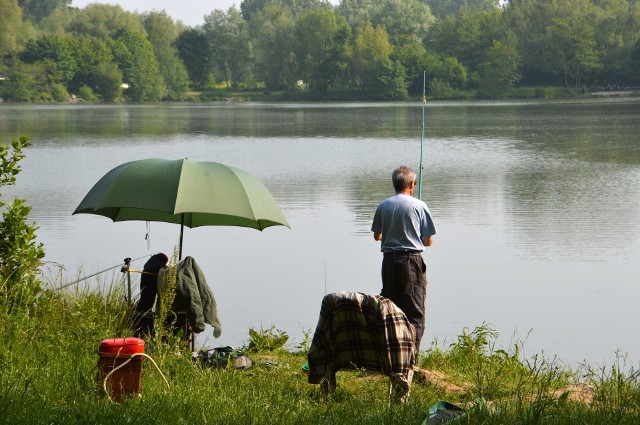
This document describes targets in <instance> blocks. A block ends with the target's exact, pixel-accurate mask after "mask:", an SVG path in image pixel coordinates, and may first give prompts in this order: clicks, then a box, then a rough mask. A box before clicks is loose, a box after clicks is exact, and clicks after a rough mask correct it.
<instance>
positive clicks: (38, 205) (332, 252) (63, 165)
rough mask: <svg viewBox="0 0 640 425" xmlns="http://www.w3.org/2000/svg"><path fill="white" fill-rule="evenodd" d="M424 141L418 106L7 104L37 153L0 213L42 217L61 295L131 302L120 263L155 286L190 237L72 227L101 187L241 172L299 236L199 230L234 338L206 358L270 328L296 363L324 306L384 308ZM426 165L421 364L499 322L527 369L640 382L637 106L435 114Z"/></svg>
mask: <svg viewBox="0 0 640 425" xmlns="http://www.w3.org/2000/svg"><path fill="white" fill-rule="evenodd" d="M421 125H422V104H421V103H419V102H412V103H339V104H327V103H295V104H287V103H170V104H144V105H131V104H128V105H84V104H82V105H80V104H79V105H50V106H49V105H44V106H42V105H22V104H0V137H2V138H3V139H4V140H5V142H6V141H9V140H11V138H15V137H19V136H21V135H27V136H29V137H30V138H31V140H32V143H33V146H32V147H30V148H29V149H28V150H27V157H26V159H25V160H24V161H23V172H22V173H21V174H20V175H19V176H18V183H17V185H16V186H15V187H12V188H9V189H10V190H7V189H3V200H4V201H5V202H6V201H8V200H9V199H11V198H12V197H13V195H19V196H20V197H23V198H26V199H27V200H28V202H29V204H30V205H31V206H32V207H33V210H32V213H31V216H30V217H31V218H32V219H33V220H34V221H35V222H36V223H37V225H38V226H39V230H38V238H39V240H40V241H41V242H43V243H44V245H45V249H46V252H47V257H46V260H47V266H46V268H45V272H46V274H47V276H50V278H51V279H55V281H56V285H60V284H64V283H67V282H72V281H74V280H75V279H77V278H78V277H83V276H87V275H90V274H93V273H96V272H98V271H102V270H105V269H109V268H112V267H114V266H117V267H116V268H114V269H112V270H110V271H108V272H106V273H103V274H101V275H99V276H100V279H101V280H102V281H103V282H105V281H106V282H109V283H110V282H115V283H116V284H118V285H123V278H122V274H121V273H120V272H119V265H120V264H121V263H122V260H123V258H125V257H132V258H134V259H137V258H139V257H143V258H141V259H139V260H137V261H135V262H134V263H133V267H135V268H137V269H141V268H142V266H143V264H144V262H145V261H146V259H147V256H149V255H151V254H154V253H157V252H165V253H167V254H169V255H170V254H171V252H172V251H173V247H174V245H175V244H177V242H178V236H179V227H178V226H176V225H171V224H162V223H151V224H150V225H148V226H147V224H146V223H145V222H126V223H112V222H111V221H110V220H108V219H106V218H103V217H98V216H91V215H76V216H72V215H71V212H72V211H73V210H74V209H75V208H76V206H77V205H78V204H79V202H80V201H81V199H82V198H83V197H84V195H85V194H86V192H87V191H88V190H89V189H90V188H91V187H92V186H93V184H94V183H95V182H96V181H97V180H98V179H99V178H100V177H101V176H102V175H104V174H105V173H106V172H107V171H109V170H110V169H111V168H113V167H115V166H116V165H119V164H121V163H123V162H128V161H132V160H137V159H142V158H148V157H158V158H170V159H178V158H183V157H186V158H189V159H191V160H196V161H215V162H221V163H224V164H227V165H232V166H235V167H238V168H242V169H244V170H246V171H248V172H250V173H252V174H253V175H255V176H256V177H258V178H259V179H260V180H261V181H262V182H263V183H264V184H265V185H266V186H267V187H268V188H269V189H270V191H271V192H272V193H273V195H274V197H275V198H276V200H277V201H278V203H279V204H280V206H281V207H282V210H283V212H284V214H285V216H286V217H287V218H288V220H289V223H290V224H291V229H287V228H284V227H273V228H269V229H266V230H265V231H264V232H258V231H255V230H253V229H244V228H232V227H201V228H197V229H185V241H184V255H190V256H192V257H194V258H195V259H196V261H197V262H198V263H199V265H200V266H201V268H202V269H203V271H204V272H205V275H206V277H207V281H208V283H209V286H211V288H212V290H213V293H214V295H215V297H216V300H217V302H218V307H219V313H220V317H221V320H222V327H223V331H222V336H221V337H220V338H219V339H217V340H216V339H213V337H212V336H211V333H210V330H207V331H205V332H204V333H203V334H200V335H199V336H198V340H197V345H204V346H219V345H232V346H240V345H242V344H243V343H244V342H246V341H247V340H248V330H249V328H252V327H253V328H255V329H260V328H261V327H262V328H265V329H267V328H270V327H271V326H272V325H274V326H275V327H276V328H277V329H280V330H283V331H285V332H287V333H288V334H289V335H290V336H291V339H292V345H294V344H296V343H299V342H300V341H301V340H302V337H303V334H304V332H307V331H312V330H313V329H315V325H316V322H317V319H318V314H319V309H320V302H321V300H322V297H323V295H324V294H325V293H328V292H334V291H341V290H349V291H361V292H367V293H378V292H379V291H380V286H381V284H380V264H381V259H382V256H381V253H380V251H379V243H377V242H375V241H374V240H373V238H372V235H371V233H370V231H369V229H370V222H371V218H372V216H373V212H374V210H375V207H376V205H377V204H378V203H379V202H380V201H381V200H382V199H384V198H385V197H387V196H389V195H391V194H392V192H393V190H392V186H391V180H390V175H391V171H392V170H393V168H394V167H395V166H397V165H400V164H406V165H408V166H410V167H412V168H414V169H418V167H419V163H420V136H421ZM423 149H424V159H423V166H424V172H423V187H422V197H423V199H425V200H426V202H427V203H428V205H429V207H430V209H431V212H432V214H433V217H434V220H435V222H436V225H437V227H438V235H437V236H436V238H435V243H434V246H432V247H431V248H428V249H427V250H426V252H425V258H426V261H427V266H428V279H429V287H428V291H427V297H428V299H427V330H426V333H425V337H424V339H423V345H422V349H426V348H428V347H429V345H430V344H431V343H432V342H433V341H437V343H438V344H439V345H440V346H447V345H448V344H449V343H451V342H454V341H456V336H457V335H459V334H460V333H461V332H462V330H463V328H465V327H468V328H470V329H473V328H475V327H477V326H480V325H482V324H483V323H486V324H490V325H491V326H493V327H494V328H495V329H496V330H497V331H498V332H499V333H500V337H499V344H498V345H500V346H501V347H503V348H505V349H509V347H510V344H512V343H513V342H514V341H517V340H519V341H524V354H525V356H526V357H531V356H533V355H535V354H544V355H545V356H547V357H550V358H551V357H553V356H556V355H557V356H558V358H559V359H560V360H562V361H564V362H566V363H568V364H570V365H578V364H580V363H581V362H583V361H585V362H587V363H590V364H592V365H595V364H598V365H603V364H606V365H611V364H612V362H613V361H614V360H615V358H616V351H617V350H618V351H619V352H620V353H621V354H626V353H628V355H629V361H630V363H631V364H637V362H638V360H640V356H639V353H640V338H639V330H640V309H638V300H639V299H640V285H639V283H640V282H639V279H640V273H638V272H639V268H640V261H639V260H640V100H638V99H635V100H634V99H614V100H597V101H596V100H594V101H566V102H517V103H497V102H487V103H483V102H473V103H471V102H469V103H466V102H461V103H454V102H452V103H437V102H433V103H429V104H428V105H427V107H426V131H425V137H424V144H423ZM147 235H148V238H147ZM60 266H64V269H62V270H61V269H60ZM137 282H138V278H137V277H136V278H135V281H134V289H137V288H138V284H137ZM87 285H88V286H91V285H96V281H95V279H88V280H86V281H83V282H82V284H81V285H80V287H86V286H87ZM118 336H119V335H118ZM114 337H115V336H114Z"/></svg>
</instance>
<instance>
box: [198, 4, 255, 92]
mask: <svg viewBox="0 0 640 425" xmlns="http://www.w3.org/2000/svg"><path fill="white" fill-rule="evenodd" d="M203 28H204V30H205V33H206V34H207V44H208V46H207V47H208V49H207V51H208V52H209V56H210V57H211V60H212V63H213V65H214V66H215V68H216V71H217V73H216V74H219V75H220V76H222V77H223V78H224V80H223V81H224V82H226V84H227V87H231V85H232V84H233V85H234V86H237V83H238V82H239V81H242V80H243V78H245V77H246V76H248V75H249V74H250V72H249V71H250V68H249V66H248V63H249V60H248V59H250V58H251V54H252V52H251V43H250V40H249V27H248V24H247V22H246V21H244V20H243V19H242V18H241V16H240V13H239V12H238V11H237V10H236V9H235V8H233V7H232V8H230V9H229V10H228V11H227V12H226V13H225V12H223V11H220V10H216V11H213V12H212V13H211V14H209V15H207V16H205V23H204V25H203Z"/></svg>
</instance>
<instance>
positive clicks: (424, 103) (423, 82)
mask: <svg viewBox="0 0 640 425" xmlns="http://www.w3.org/2000/svg"><path fill="white" fill-rule="evenodd" d="M426 80H427V71H423V74H422V133H421V134H420V167H419V170H420V171H419V173H420V174H419V177H418V199H420V200H422V157H423V152H424V148H423V145H424V121H425V118H424V117H425V107H426V105H427V89H426Z"/></svg>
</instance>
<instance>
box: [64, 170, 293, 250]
mask: <svg viewBox="0 0 640 425" xmlns="http://www.w3.org/2000/svg"><path fill="white" fill-rule="evenodd" d="M80 213H86V214H97V215H102V216H105V217H108V218H110V219H112V220H113V221H127V220H143V221H162V222H168V223H179V224H180V248H179V249H180V250H179V256H180V258H182V237H183V231H184V226H187V227H190V228H193V227H198V226H241V227H251V228H254V229H258V230H262V229H265V228H267V227H270V226H279V225H281V226H287V227H290V226H289V223H288V222H287V219H286V218H285V217H284V215H283V214H282V211H281V210H280V207H279V206H278V204H277V203H276V201H275V199H274V198H273V196H272V195H271V193H270V192H269V190H268V189H267V188H266V187H265V186H264V185H263V184H262V183H261V182H260V181H259V180H258V179H256V178H255V177H253V176H252V175H251V174H249V173H247V172H246V171H243V170H240V169H238V168H234V167H229V166H227V165H223V164H219V163H217V162H194V161H189V160H186V159H179V160H167V159H157V158H151V159H143V160H139V161H132V162H127V163H125V164H122V165H119V166H117V167H116V168H114V169H112V170H111V171H109V172H108V173H107V174H105V175H104V176H103V177H102V178H101V179H100V180H99V181H98V182H97V183H96V184H95V185H94V186H93V188H91V190H90V191H89V193H87V195H86V196H85V197H84V199H83V200H82V202H80V205H78V207H77V208H76V210H75V211H74V212H73V214H80Z"/></svg>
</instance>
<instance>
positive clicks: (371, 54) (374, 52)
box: [351, 22, 406, 98]
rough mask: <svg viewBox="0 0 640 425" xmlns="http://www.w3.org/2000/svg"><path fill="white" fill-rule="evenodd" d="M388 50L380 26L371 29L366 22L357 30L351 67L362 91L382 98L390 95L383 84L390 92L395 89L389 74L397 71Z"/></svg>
mask: <svg viewBox="0 0 640 425" xmlns="http://www.w3.org/2000/svg"><path fill="white" fill-rule="evenodd" d="M392 51H393V46H392V45H391V43H390V42H389V37H388V36H387V32H386V31H385V29H384V27H383V26H378V27H375V28H374V27H373V25H371V23H370V22H367V23H365V24H364V25H363V26H362V27H361V28H359V29H358V31H357V32H356V34H355V37H354V41H353V53H352V56H351V69H352V72H353V77H354V80H355V82H356V85H357V86H358V87H359V89H360V90H361V91H362V92H363V93H369V94H370V95H372V96H374V97H377V98H380V97H384V98H386V97H388V96H389V95H390V93H389V91H388V88H387V87H386V85H387V84H391V85H392V86H393V87H394V89H392V90H391V92H394V91H396V88H397V82H396V81H394V77H393V75H394V74H395V76H397V75H398V74H397V73H396V70H395V69H394V66H393V62H392V61H391V59H390V56H391V53H392ZM374 93H375V94H374ZM383 93H384V95H383ZM405 93H406V88H405Z"/></svg>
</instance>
